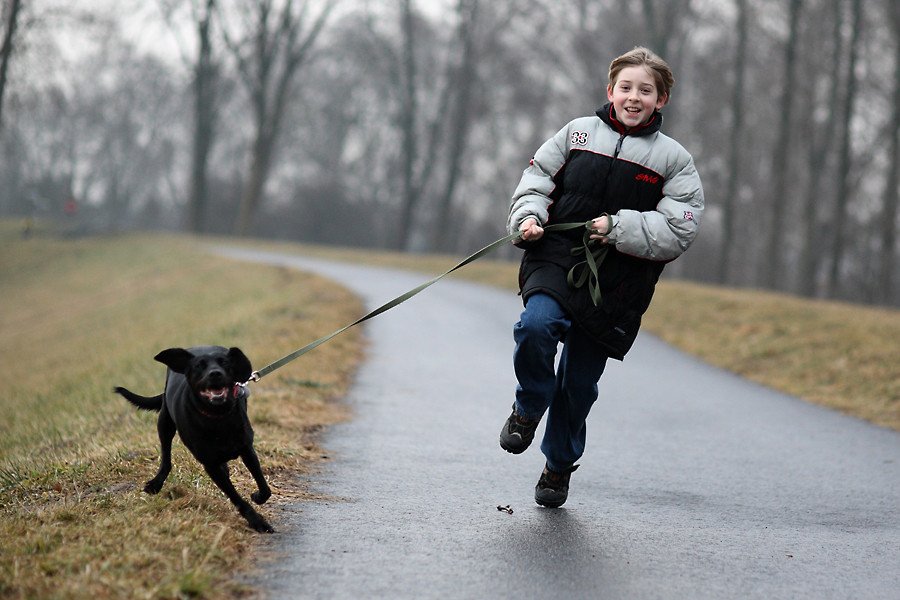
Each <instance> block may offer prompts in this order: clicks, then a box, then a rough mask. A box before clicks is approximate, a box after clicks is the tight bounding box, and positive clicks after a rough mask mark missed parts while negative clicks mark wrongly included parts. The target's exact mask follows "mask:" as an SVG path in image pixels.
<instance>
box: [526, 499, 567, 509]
mask: <svg viewBox="0 0 900 600" xmlns="http://www.w3.org/2000/svg"><path fill="white" fill-rule="evenodd" d="M566 500H568V498H567V499H566ZM534 501H535V502H536V503H537V504H540V505H541V506H546V507H547V508H559V507H560V506H562V505H563V504H565V503H566V501H565V500H563V501H562V502H554V501H552V500H538V499H537V498H535V499H534Z"/></svg>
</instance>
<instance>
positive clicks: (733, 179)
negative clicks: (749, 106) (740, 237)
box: [718, 0, 750, 283]
mask: <svg viewBox="0 0 900 600" xmlns="http://www.w3.org/2000/svg"><path fill="white" fill-rule="evenodd" d="M736 1H737V23H736V24H735V25H736V29H737V32H736V37H737V39H736V40H735V49H734V87H733V88H732V92H731V110H732V113H733V115H732V121H731V138H730V142H731V144H730V148H729V152H728V175H729V176H728V178H727V183H726V188H725V193H724V194H723V196H722V203H723V206H722V215H723V222H722V228H723V231H722V251H721V252H720V255H719V273H718V281H720V282H722V283H727V282H728V276H729V272H730V271H731V253H732V248H733V247H734V245H735V244H734V242H735V239H734V237H735V229H736V227H735V220H736V214H735V213H736V212H737V194H738V190H739V189H740V181H741V178H740V174H741V163H742V162H743V153H742V150H743V149H744V140H743V129H744V93H745V89H744V88H745V84H746V80H747V75H746V61H747V40H748V37H749V36H748V29H749V24H748V20H749V18H748V17H749V12H750V11H749V7H748V6H747V0H736Z"/></svg>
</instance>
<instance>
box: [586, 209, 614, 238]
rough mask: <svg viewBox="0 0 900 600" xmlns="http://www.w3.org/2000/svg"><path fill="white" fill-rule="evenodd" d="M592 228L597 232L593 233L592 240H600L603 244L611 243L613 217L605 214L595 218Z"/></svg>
mask: <svg viewBox="0 0 900 600" xmlns="http://www.w3.org/2000/svg"><path fill="white" fill-rule="evenodd" d="M592 223H593V224H592V225H591V229H592V230H593V231H594V232H595V233H591V239H592V240H600V243H602V244H608V243H609V236H608V234H609V231H610V229H611V228H612V217H610V216H609V215H603V216H600V217H597V218H596V219H594V220H593V222H592Z"/></svg>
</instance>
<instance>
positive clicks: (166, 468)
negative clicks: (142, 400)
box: [144, 405, 175, 494]
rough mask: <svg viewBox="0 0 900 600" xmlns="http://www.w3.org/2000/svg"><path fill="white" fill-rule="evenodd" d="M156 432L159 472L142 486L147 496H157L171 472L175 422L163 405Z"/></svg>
mask: <svg viewBox="0 0 900 600" xmlns="http://www.w3.org/2000/svg"><path fill="white" fill-rule="evenodd" d="M156 431H157V433H158V434H159V471H158V472H157V473H156V477H154V478H153V479H151V480H150V481H148V482H147V483H145V484H144V491H145V492H147V493H148V494H158V493H159V490H161V489H162V486H163V482H164V481H165V480H166V477H168V476H169V472H170V471H171V470H172V439H173V438H174V437H175V421H173V420H172V417H171V415H169V411H167V410H166V407H165V405H163V407H162V410H160V411H159V419H158V420H157V421H156Z"/></svg>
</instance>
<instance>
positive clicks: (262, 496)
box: [250, 490, 272, 504]
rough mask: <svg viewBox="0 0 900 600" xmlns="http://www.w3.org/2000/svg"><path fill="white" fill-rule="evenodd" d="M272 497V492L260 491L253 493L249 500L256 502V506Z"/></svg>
mask: <svg viewBox="0 0 900 600" xmlns="http://www.w3.org/2000/svg"><path fill="white" fill-rule="evenodd" d="M271 496H272V492H271V491H269V490H260V491H258V492H253V493H252V494H250V499H251V500H253V501H254V502H256V503H257V504H264V503H265V501H266V500H268V499H269V498H270V497H271Z"/></svg>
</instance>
